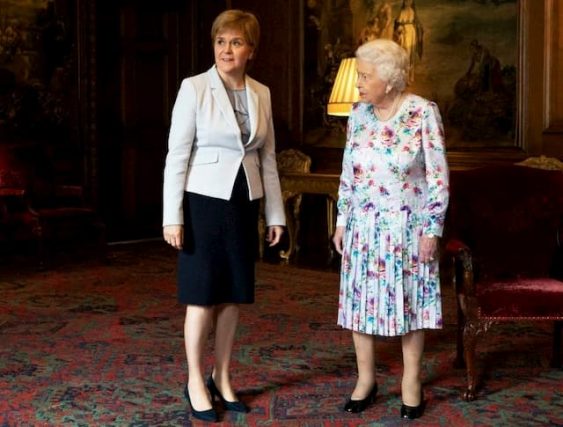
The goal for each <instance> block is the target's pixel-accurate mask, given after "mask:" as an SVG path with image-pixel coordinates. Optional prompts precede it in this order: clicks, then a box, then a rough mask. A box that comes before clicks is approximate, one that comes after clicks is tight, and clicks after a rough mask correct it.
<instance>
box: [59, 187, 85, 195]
mask: <svg viewBox="0 0 563 427" xmlns="http://www.w3.org/2000/svg"><path fill="white" fill-rule="evenodd" d="M55 196H57V197H79V198H81V197H82V196H84V189H83V188H82V186H81V185H57V186H56V187H55Z"/></svg>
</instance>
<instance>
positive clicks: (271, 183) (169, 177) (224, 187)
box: [162, 66, 285, 226]
mask: <svg viewBox="0 0 563 427" xmlns="http://www.w3.org/2000/svg"><path fill="white" fill-rule="evenodd" d="M245 84H246V96H247V99H248V113H249V119H250V138H249V140H248V143H247V144H246V145H243V143H242V139H241V133H240V128H239V126H238V124H237V121H236V118H235V113H234V111H233V107H232V105H231V102H230V101H229V97H228V95H227V91H226V89H225V87H224V85H223V82H222V81H221V78H220V77H219V73H218V72H217V69H216V67H215V66H213V67H211V68H210V69H209V70H208V71H207V72H205V73H202V74H199V75H197V76H193V77H190V78H187V79H184V80H183V81H182V85H181V87H180V90H179V91H178V96H177V98H176V102H175V104H174V108H173V110H172V122H171V125H170V134H169V137H168V154H167V156H166V166H165V168H164V186H163V222H162V223H163V226H164V225H177V224H183V223H184V216H183V207H182V204H183V203H182V201H183V197H184V191H189V192H192V193H198V194H203V195H205V196H210V197H216V198H220V199H224V200H229V199H230V198H231V194H232V191H233V186H234V183H235V178H236V176H237V172H238V170H239V168H240V165H241V163H242V165H243V167H244V171H245V172H246V179H247V184H248V188H249V193H250V194H249V198H250V200H255V199H259V198H261V197H263V196H264V197H265V216H266V224H267V225H285V211H284V207H283V201H282V196H281V189H280V181H279V177H278V170H277V164H276V151H275V137H274V125H273V120H272V107H271V101H270V90H269V89H268V88H267V87H266V86H264V85H263V84H261V83H259V82H257V81H256V80H254V79H252V78H250V77H248V76H246V81H245Z"/></svg>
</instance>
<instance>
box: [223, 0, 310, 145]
mask: <svg viewBox="0 0 563 427" xmlns="http://www.w3.org/2000/svg"><path fill="white" fill-rule="evenodd" d="M231 3H232V7H233V8H238V9H243V10H248V11H250V12H253V13H254V14H255V15H256V16H257V18H258V20H259V21H260V27H261V37H260V39H261V40H260V48H259V51H258V55H257V59H256V63H255V64H254V66H253V68H252V69H251V70H250V72H249V74H250V75H251V76H252V77H254V78H256V79H257V80H259V81H260V82H262V83H264V84H265V85H267V86H268V87H269V88H270V91H271V94H272V109H273V112H274V125H275V129H276V138H277V147H278V150H281V149H284V148H287V147H289V146H291V145H295V144H298V143H299V141H301V136H302V127H303V126H302V123H301V120H302V116H303V114H302V112H303V109H302V104H303V103H302V100H301V93H302V78H301V69H302V51H301V45H302V43H301V37H302V34H301V25H300V22H301V10H302V5H303V3H302V1H301V0H285V1H284V0H269V1H256V0H233V1H232V2H231Z"/></svg>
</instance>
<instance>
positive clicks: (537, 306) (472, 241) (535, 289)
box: [446, 165, 563, 400]
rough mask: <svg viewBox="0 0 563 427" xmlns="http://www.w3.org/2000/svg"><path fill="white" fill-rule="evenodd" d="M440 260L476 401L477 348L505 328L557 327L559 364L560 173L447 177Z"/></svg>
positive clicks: (503, 170)
mask: <svg viewBox="0 0 563 427" xmlns="http://www.w3.org/2000/svg"><path fill="white" fill-rule="evenodd" d="M450 184H451V200H450V210H449V214H448V215H449V217H448V225H447V229H446V232H447V236H448V238H447V239H446V241H447V244H446V255H447V256H448V257H449V259H451V261H452V262H453V267H454V268H453V272H454V274H453V275H452V276H453V278H454V282H455V288H456V294H457V301H458V340H457V341H458V346H457V350H458V352H457V362H458V364H463V357H464V358H465V364H466V368H467V381H468V387H467V390H466V391H465V393H464V398H465V399H466V400H473V399H475V393H476V387H477V383H478V377H477V374H476V366H475V351H476V343H477V339H478V337H479V336H481V335H482V334H483V333H484V332H485V331H487V330H488V329H489V328H490V327H491V325H493V324H495V323H497V322H505V321H555V328H554V343H553V344H554V347H553V360H552V363H553V364H554V365H556V366H559V364H560V337H561V325H562V321H563V281H562V280H563V277H561V269H562V268H563V265H561V264H562V262H563V261H562V258H563V257H562V256H561V254H562V252H561V251H562V248H561V245H562V238H563V235H562V231H563V228H562V224H563V172H562V171H549V170H542V169H535V168H530V167H526V166H516V165H514V166H487V167H482V168H477V169H472V170H464V171H452V172H451V181H450Z"/></svg>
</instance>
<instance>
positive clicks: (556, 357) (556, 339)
mask: <svg viewBox="0 0 563 427" xmlns="http://www.w3.org/2000/svg"><path fill="white" fill-rule="evenodd" d="M561 332H563V321H561V320H556V321H555V322H554V324H553V353H552V356H551V367H552V368H560V367H561Z"/></svg>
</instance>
